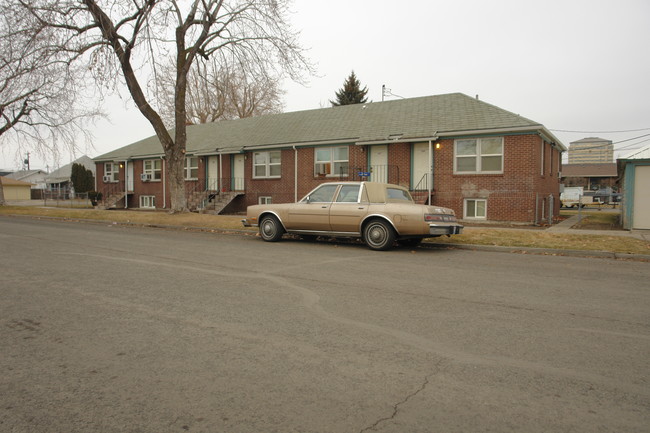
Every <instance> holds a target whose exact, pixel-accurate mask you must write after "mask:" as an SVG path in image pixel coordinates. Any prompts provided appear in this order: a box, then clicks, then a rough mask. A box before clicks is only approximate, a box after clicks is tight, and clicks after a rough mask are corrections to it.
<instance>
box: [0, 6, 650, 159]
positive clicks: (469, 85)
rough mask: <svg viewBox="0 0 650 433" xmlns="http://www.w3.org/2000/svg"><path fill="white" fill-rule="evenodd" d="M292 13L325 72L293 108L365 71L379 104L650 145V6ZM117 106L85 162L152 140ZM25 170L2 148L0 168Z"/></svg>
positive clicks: (291, 96) (128, 107)
mask: <svg viewBox="0 0 650 433" xmlns="http://www.w3.org/2000/svg"><path fill="white" fill-rule="evenodd" d="M292 10H293V11H294V13H293V14H292V15H291V20H292V22H293V24H294V27H295V28H296V29H297V30H299V31H300V32H301V40H302V44H303V46H304V47H306V48H308V49H309V57H310V58H311V59H312V61H313V62H314V63H315V64H316V67H317V71H318V73H317V76H315V77H312V78H311V80H310V82H309V84H308V85H307V86H306V87H305V86H302V85H300V84H296V83H291V82H287V83H285V86H284V88H285V90H286V93H285V97H284V101H285V111H298V110H307V109H314V108H323V107H328V106H330V104H329V100H330V99H334V93H335V92H336V90H338V89H340V88H341V87H342V85H343V81H344V80H345V78H346V77H347V76H348V75H349V74H350V72H351V71H352V70H354V72H355V73H356V75H357V78H358V79H359V80H360V81H361V83H362V85H365V86H367V87H368V90H369V92H368V97H369V99H370V100H372V101H373V102H380V101H381V100H382V85H386V87H387V88H388V89H390V91H391V93H392V94H394V95H398V96H401V97H405V98H409V97H418V96H427V95H437V94H444V93H454V92H461V93H465V94H467V95H469V96H472V97H474V96H476V95H479V98H480V99H481V100H483V101H485V102H488V103H490V104H493V105H496V106H498V107H500V108H503V109H505V110H508V111H512V112H514V113H517V114H520V115H522V116H524V117H527V118H529V119H531V120H534V121H536V122H539V123H542V124H544V125H545V126H546V127H547V128H548V129H550V130H551V131H553V133H554V134H555V135H556V136H557V137H558V138H559V139H560V140H561V141H562V142H563V143H564V144H565V145H566V146H567V147H568V146H569V143H570V142H571V141H575V140H579V139H582V138H585V137H592V136H597V137H601V138H605V139H609V140H612V141H614V142H615V148H616V149H621V150H620V151H618V152H616V155H615V156H616V157H620V156H625V155H627V154H628V153H629V152H631V151H634V150H635V149H638V148H641V147H644V146H647V145H649V144H650V135H649V134H650V1H648V0H617V1H611V0H608V1H604V0H584V1H583V0H544V1H541V0H537V1H531V0H453V1H450V0H445V1H438V0H401V1H388V0H328V1H327V2H320V1H314V0H295V1H294V4H293V7H292ZM398 96H389V97H387V98H386V99H395V98H397V97H398ZM108 110H109V114H110V116H111V120H110V122H108V121H102V122H100V123H98V124H97V127H96V128H95V129H94V130H93V132H94V135H95V137H96V140H95V148H94V149H82V151H81V152H80V153H79V154H77V155H76V156H77V157H78V156H81V155H82V154H83V153H87V154H88V155H89V156H91V157H94V156H98V155H100V154H102V153H106V152H108V151H111V150H113V149H116V148H119V147H122V146H125V145H127V144H130V143H132V142H134V141H137V140H140V139H142V138H146V137H148V136H151V135H153V129H152V128H151V126H150V125H149V124H148V123H147V121H146V120H145V119H144V118H143V117H142V115H141V114H140V113H139V112H137V111H136V110H135V109H134V108H133V103H132V102H131V101H130V100H125V101H121V102H120V101H119V100H117V99H116V100H115V101H113V103H112V104H111V105H110V106H109V107H108ZM635 130H636V131H635ZM563 131H577V132H563ZM609 131H625V132H616V133H611V132H609ZM644 135H648V136H646V137H641V138H638V139H634V140H631V141H624V140H628V139H632V138H634V137H640V136H644ZM621 141H622V142H621ZM617 142H621V143H618V144H616V143H617ZM74 156H75V155H62V157H61V159H60V160H59V164H60V165H64V164H66V163H68V162H70V161H71V160H73V159H74ZM17 164H18V163H17V158H16V157H15V151H12V149H7V148H4V149H2V152H1V153H0V167H2V168H18V165H17ZM46 165H49V166H50V169H52V166H53V165H56V161H54V160H53V159H49V160H44V159H42V158H40V157H38V156H36V155H32V158H31V167H32V168H45V166H46Z"/></svg>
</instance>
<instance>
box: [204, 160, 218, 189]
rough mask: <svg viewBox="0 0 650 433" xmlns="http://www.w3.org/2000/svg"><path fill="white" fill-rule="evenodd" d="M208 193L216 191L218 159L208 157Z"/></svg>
mask: <svg viewBox="0 0 650 433" xmlns="http://www.w3.org/2000/svg"><path fill="white" fill-rule="evenodd" d="M207 187H208V191H218V190H219V188H220V185H219V157H218V156H209V157H208V185H207Z"/></svg>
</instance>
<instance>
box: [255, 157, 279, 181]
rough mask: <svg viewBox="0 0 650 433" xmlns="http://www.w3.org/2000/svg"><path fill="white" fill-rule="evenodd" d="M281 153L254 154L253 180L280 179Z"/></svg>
mask: <svg viewBox="0 0 650 433" xmlns="http://www.w3.org/2000/svg"><path fill="white" fill-rule="evenodd" d="M281 162H282V152H280V151H279V150H274V151H272V152H255V153H254V154H253V179H262V178H271V177H275V178H277V177H280V174H281Z"/></svg>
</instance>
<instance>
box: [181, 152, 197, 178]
mask: <svg viewBox="0 0 650 433" xmlns="http://www.w3.org/2000/svg"><path fill="white" fill-rule="evenodd" d="M192 159H196V165H190V163H191V161H192ZM193 169H196V177H192V170H193ZM183 171H185V180H198V179H199V157H198V156H188V157H186V158H185V165H184V166H183Z"/></svg>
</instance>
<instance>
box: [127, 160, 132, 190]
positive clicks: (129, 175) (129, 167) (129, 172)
mask: <svg viewBox="0 0 650 433" xmlns="http://www.w3.org/2000/svg"><path fill="white" fill-rule="evenodd" d="M126 190H127V191H133V163H132V162H131V161H127V163H126Z"/></svg>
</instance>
